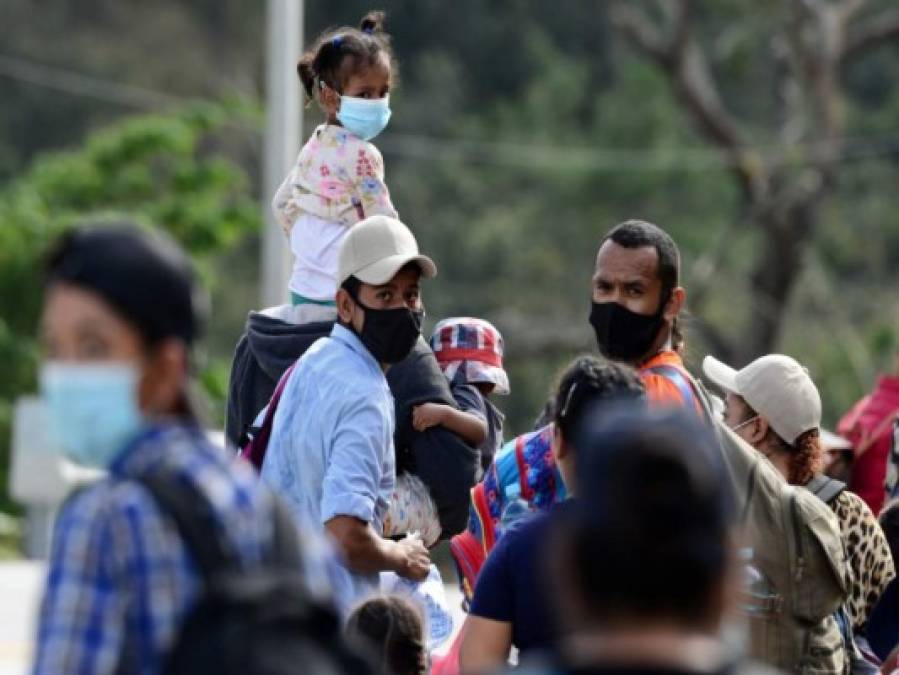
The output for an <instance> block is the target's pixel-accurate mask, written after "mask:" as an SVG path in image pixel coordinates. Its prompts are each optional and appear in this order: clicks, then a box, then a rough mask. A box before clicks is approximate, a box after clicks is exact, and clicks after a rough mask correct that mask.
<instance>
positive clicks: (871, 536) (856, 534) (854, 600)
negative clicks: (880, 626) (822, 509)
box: [830, 490, 896, 633]
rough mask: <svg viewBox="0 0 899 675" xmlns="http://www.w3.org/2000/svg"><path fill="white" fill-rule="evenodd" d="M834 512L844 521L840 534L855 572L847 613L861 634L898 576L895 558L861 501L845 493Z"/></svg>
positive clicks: (878, 526)
mask: <svg viewBox="0 0 899 675" xmlns="http://www.w3.org/2000/svg"><path fill="white" fill-rule="evenodd" d="M830 508H831V509H833V512H834V513H835V514H836V516H837V520H839V521H840V534H841V535H842V537H843V542H844V543H845V544H846V551H847V553H848V554H849V566H850V568H851V570H852V578H853V583H852V591H851V593H850V594H849V601H848V603H847V605H846V609H847V611H848V612H849V618H851V619H852V625H853V628H854V629H855V631H856V633H861V632H862V631H863V630H864V627H865V624H867V622H868V615H869V614H870V613H871V610H872V609H874V605H875V604H876V603H877V600H878V599H879V598H880V594H881V593H883V590H884V589H885V588H886V586H887V584H888V583H889V582H890V581H891V580H892V579H893V577H894V576H896V570H895V567H894V565H893V557H892V555H890V547H889V545H888V544H887V540H886V537H885V536H884V534H883V530H881V529H880V524H879V523H878V522H877V519H876V518H875V517H874V514H873V513H872V512H871V509H870V508H868V505H867V504H865V502H864V501H863V500H862V499H861V497H859V496H858V495H856V494H855V493H852V492H849V491H848V490H843V492H841V493H840V494H839V495H838V496H837V497H836V498H835V499H833V500H832V501H831V503H830Z"/></svg>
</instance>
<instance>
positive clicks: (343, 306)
mask: <svg viewBox="0 0 899 675" xmlns="http://www.w3.org/2000/svg"><path fill="white" fill-rule="evenodd" d="M334 302H335V303H336V304H337V318H339V319H340V321H341V323H346V324H352V323H353V315H354V314H355V311H356V303H355V302H353V298H352V297H350V294H349V292H347V290H346V289H345V288H338V289H337V295H336V296H335V297H334Z"/></svg>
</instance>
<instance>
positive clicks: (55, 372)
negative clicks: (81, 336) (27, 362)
mask: <svg viewBox="0 0 899 675" xmlns="http://www.w3.org/2000/svg"><path fill="white" fill-rule="evenodd" d="M138 380H139V372H138V369H137V367H136V366H135V365H133V364H131V363H129V362H118V363H117V362H112V363H110V362H105V363H68V362H62V361H51V362H48V363H45V364H44V365H43V367H42V368H41V372H40V386H41V396H42V397H43V399H44V401H45V402H46V405H47V409H48V410H49V411H50V416H51V419H52V422H53V427H54V434H55V436H56V438H57V440H58V442H59V444H60V446H61V448H62V450H63V452H64V453H65V454H66V456H67V457H69V458H70V459H71V460H72V461H74V462H77V463H79V464H81V465H83V466H90V467H95V468H98V469H105V468H108V467H109V465H110V464H111V463H112V460H113V459H115V457H116V455H118V454H119V452H121V451H122V450H123V449H124V447H125V444H126V443H127V442H128V441H129V440H130V439H131V438H132V437H134V436H135V435H136V434H137V433H138V432H139V431H140V429H141V427H142V426H143V424H144V420H143V416H142V415H141V412H140V409H139V407H138V402H137V385H138Z"/></svg>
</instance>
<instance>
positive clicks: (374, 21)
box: [359, 10, 385, 35]
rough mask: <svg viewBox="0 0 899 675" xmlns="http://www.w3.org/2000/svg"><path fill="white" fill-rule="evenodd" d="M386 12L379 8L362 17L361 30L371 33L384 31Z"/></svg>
mask: <svg viewBox="0 0 899 675" xmlns="http://www.w3.org/2000/svg"><path fill="white" fill-rule="evenodd" d="M384 16H385V15H384V12H382V11H380V10H377V11H371V12H369V13H368V14H366V15H365V16H363V17H362V21H360V22H359V30H361V31H362V32H363V33H368V34H369V35H374V34H375V33H383V32H384Z"/></svg>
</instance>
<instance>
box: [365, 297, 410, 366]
mask: <svg viewBox="0 0 899 675" xmlns="http://www.w3.org/2000/svg"><path fill="white" fill-rule="evenodd" d="M353 300H354V301H355V302H356V304H357V305H359V306H360V307H361V308H362V309H364V310H365V320H364V322H363V323H362V332H361V333H360V334H359V339H360V340H361V341H362V344H364V345H365V348H366V349H368V351H369V352H371V355H372V356H374V357H375V359H376V360H377V362H378V363H386V364H393V363H399V362H400V361H402V360H403V359H405V358H406V357H407V356H409V353H410V352H411V351H412V348H413V347H414V346H415V341H416V340H418V336H419V335H421V322H422V319H423V318H424V315H425V313H424V312H415V311H413V310H411V309H409V308H408V307H397V308H395V309H372V308H371V307H366V306H365V305H363V304H362V303H361V302H359V301H358V300H357V299H356V298H353Z"/></svg>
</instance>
